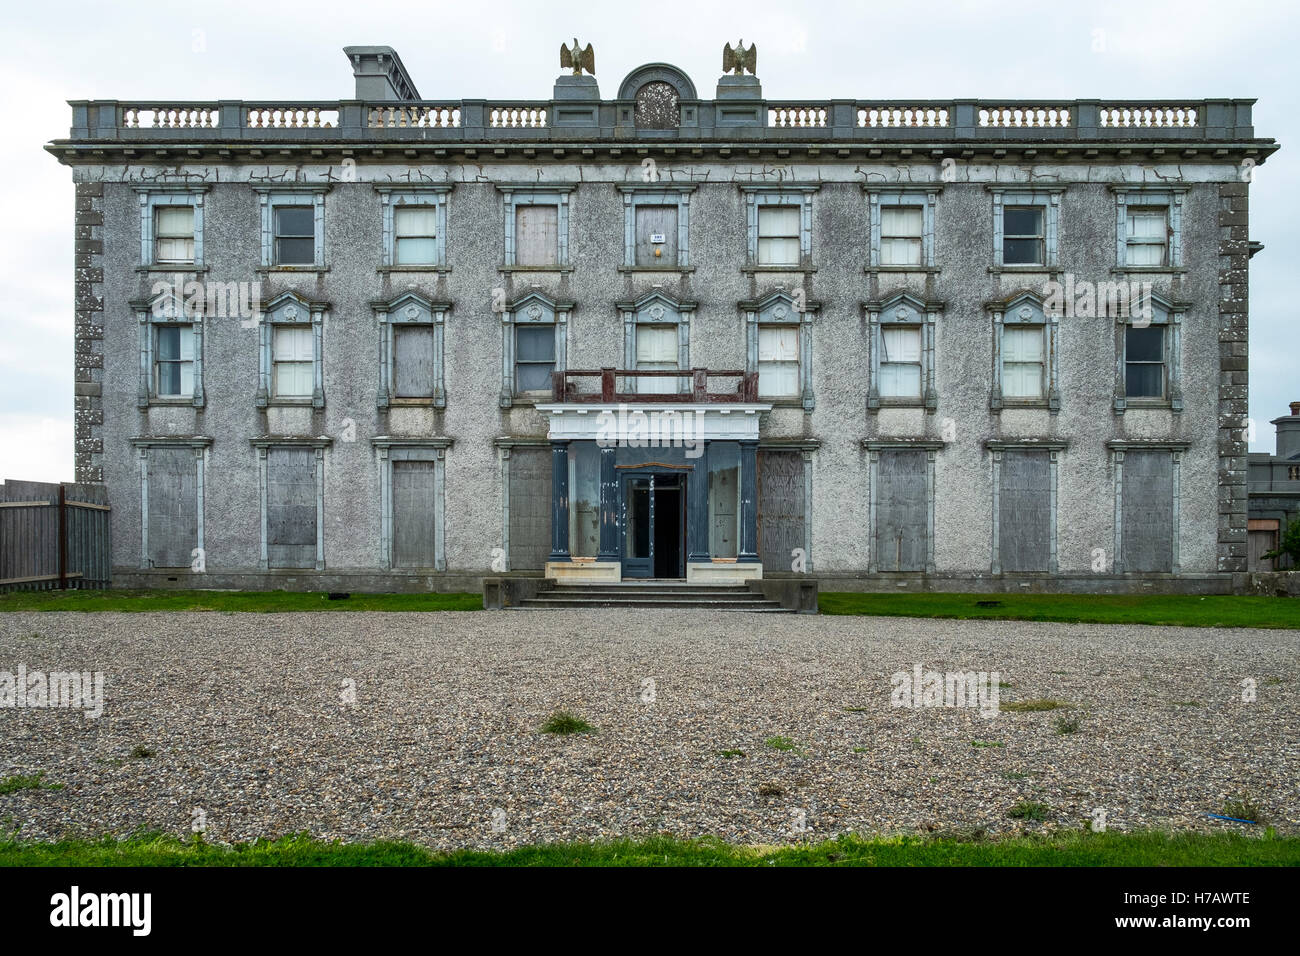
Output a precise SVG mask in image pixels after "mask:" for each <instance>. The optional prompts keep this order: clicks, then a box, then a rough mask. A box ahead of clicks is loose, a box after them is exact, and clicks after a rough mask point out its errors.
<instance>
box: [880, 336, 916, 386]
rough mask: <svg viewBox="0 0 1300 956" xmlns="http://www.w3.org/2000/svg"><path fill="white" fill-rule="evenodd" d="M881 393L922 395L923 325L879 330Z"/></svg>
mask: <svg viewBox="0 0 1300 956" xmlns="http://www.w3.org/2000/svg"><path fill="white" fill-rule="evenodd" d="M880 342H881V355H880V396H881V397H882V398H920V397H921V329H920V328H918V327H915V326H907V327H903V328H884V329H881V330H880Z"/></svg>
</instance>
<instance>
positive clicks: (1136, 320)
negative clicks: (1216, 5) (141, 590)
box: [47, 47, 1277, 591]
mask: <svg viewBox="0 0 1300 956" xmlns="http://www.w3.org/2000/svg"><path fill="white" fill-rule="evenodd" d="M345 52H346V54H347V56H348V59H349V62H350V64H351V66H352V69H353V72H354V76H355V78H356V86H357V90H356V98H355V99H353V100H343V101H333V102H314V103H266V102H258V103H247V102H238V101H219V102H213V103H171V104H168V103H164V102H161V101H150V102H148V103H144V102H141V103H128V102H119V101H105V100H97V101H74V102H73V103H72V110H73V127H72V130H71V132H70V135H69V137H68V138H67V139H60V140H57V141H55V142H53V143H51V144H50V145H49V146H48V147H47V148H48V149H49V150H50V152H52V153H53V154H54V155H55V156H56V157H57V158H58V159H59V160H60V161H61V162H63V163H65V164H66V165H68V166H69V167H70V168H71V170H72V175H73V179H74V182H75V188H76V196H77V203H76V237H77V239H76V470H77V475H76V477H77V480H78V481H90V482H102V483H103V484H104V485H105V486H106V487H107V489H108V492H109V500H110V503H111V506H112V509H113V510H112V554H113V562H112V563H113V575H114V583H115V584H116V585H121V586H150V587H151V586H167V585H168V584H169V583H171V584H174V585H175V586H187V587H241V588H258V587H266V588H278V587H286V588H312V589H331V590H348V589H351V590H359V591H361V590H421V589H433V590H467V589H478V588H479V587H481V586H482V582H483V580H484V579H486V578H493V577H503V576H511V575H531V576H543V575H544V576H546V577H551V578H556V579H558V580H568V581H579V582H611V583H612V582H618V581H620V580H625V579H629V578H655V579H681V580H684V581H686V582H688V583H689V582H728V581H737V582H738V581H745V580H750V579H754V578H758V577H782V576H798V575H814V576H815V577H816V578H817V579H818V580H819V581H821V582H822V587H823V588H828V589H871V588H889V589H893V588H896V587H899V586H903V587H933V588H935V589H938V590H956V589H963V588H971V589H990V590H1003V589H1005V590H1010V589H1018V588H1030V589H1034V590H1077V591H1090V590H1121V591H1140V590H1143V589H1157V590H1205V591H1215V590H1226V589H1227V588H1228V587H1229V586H1230V582H1231V575H1232V573H1233V572H1241V571H1245V570H1246V563H1247V448H1246V443H1245V440H1244V439H1245V436H1244V435H1243V430H1244V429H1245V427H1246V415H1247V410H1246V400H1247V382H1248V378H1247V352H1246V347H1247V331H1248V308H1247V302H1248V296H1247V287H1248V266H1247V262H1248V259H1249V258H1250V256H1251V255H1252V254H1253V253H1254V252H1255V251H1257V249H1258V248H1259V247H1258V245H1257V244H1254V243H1252V242H1251V241H1250V237H1249V229H1248V216H1247V213H1248V193H1249V183H1250V178H1251V175H1252V173H1253V168H1254V167H1255V166H1256V165H1258V164H1259V163H1262V162H1263V161H1264V160H1265V159H1266V158H1267V157H1268V156H1269V155H1270V154H1271V153H1272V152H1273V151H1274V150H1275V149H1276V148H1277V147H1276V145H1275V144H1274V142H1273V141H1272V140H1267V139H1260V138H1257V137H1256V136H1255V134H1254V130H1253V127H1252V125H1251V105H1252V103H1253V101H1251V100H1226V99H1224V100H1219V99H1210V100H1201V101H1180V102H1175V103H1152V102H1149V101H1141V102H1117V103H1107V102H1100V101H1084V100H1081V101H1070V102H1041V103H1028V102H1018V103H1003V102H981V101H977V100H953V101H950V102H936V101H927V102H915V103H912V102H906V103H889V102H871V101H861V100H854V99H834V100H825V101H822V102H799V103H791V102H785V101H772V100H767V99H765V98H764V95H763V92H762V89H761V86H760V85H759V82H758V80H757V78H756V77H754V76H749V75H744V73H743V72H738V73H736V74H733V75H726V76H723V77H722V78H721V79H720V80H719V82H718V85H717V89H716V93H715V97H714V98H713V99H711V100H710V99H701V98H700V96H699V94H698V93H697V91H696V89H695V87H694V85H693V83H692V81H691V79H690V78H689V77H688V76H686V74H685V73H683V72H682V71H681V70H679V69H677V68H675V67H672V66H670V65H668V64H663V63H654V64H649V65H646V66H643V67H640V68H638V69H636V70H633V71H632V72H631V73H630V74H629V75H628V76H627V77H626V78H625V79H624V80H623V81H622V83H621V84H620V85H619V87H618V89H617V90H616V91H615V96H614V98H613V99H602V98H601V94H600V92H599V88H598V86H597V83H596V80H595V78H594V77H592V76H586V75H579V74H574V75H565V76H561V77H560V78H559V79H558V80H557V81H556V83H555V86H554V89H553V92H552V97H551V99H549V100H536V101H531V102H522V101H515V102H501V103H496V102H492V101H484V100H460V101H435V100H424V99H422V98H421V97H420V95H419V94H418V93H417V91H416V88H415V85H414V83H413V81H412V79H411V77H410V76H409V75H408V74H407V72H406V70H405V68H404V67H403V65H402V63H401V60H400V59H399V58H398V56H397V55H396V53H395V52H393V51H392V50H391V49H390V48H387V47H349V48H347V50H346V51H345Z"/></svg>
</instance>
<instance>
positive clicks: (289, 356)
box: [271, 326, 315, 398]
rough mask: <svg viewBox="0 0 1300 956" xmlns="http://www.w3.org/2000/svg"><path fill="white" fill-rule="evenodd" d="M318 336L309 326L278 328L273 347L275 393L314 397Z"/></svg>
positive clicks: (280, 396)
mask: <svg viewBox="0 0 1300 956" xmlns="http://www.w3.org/2000/svg"><path fill="white" fill-rule="evenodd" d="M314 347H315V343H314V336H313V332H312V329H311V327H310V326H308V327H307V328H296V327H294V328H276V329H275V335H274V338H273V340H272V346H271V375H272V394H273V395H275V396H276V397H277V398H310V397H311V394H312V386H313V384H314V375H313V370H314Z"/></svg>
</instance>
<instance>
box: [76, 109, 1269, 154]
mask: <svg viewBox="0 0 1300 956" xmlns="http://www.w3.org/2000/svg"><path fill="white" fill-rule="evenodd" d="M1254 102H1255V101H1254V100H1249V99H1206V100H1169V101H1164V102H1153V101H1150V100H1140V101H1103V100H1068V101H1006V100H996V101H981V100H946V101H939V100H927V101H919V100H918V101H908V102H893V103H891V102H887V101H879V100H871V101H860V100H823V101H798V102H780V101H775V100H755V101H753V102H752V103H749V104H746V105H747V106H752V107H753V109H752V110H749V111H748V112H746V111H741V117H740V118H739V119H738V118H737V113H736V111H734V110H731V109H728V110H726V111H724V110H721V109H717V108H716V107H717V105H718V104H716V103H715V102H714V101H712V100H693V101H682V103H681V104H680V108H681V114H680V115H681V125H679V126H678V127H677V128H675V129H669V130H663V129H654V130H638V129H637V127H636V121H635V110H634V109H630V108H629V107H631V106H634V105H635V104H634V103H633V102H632V101H624V100H602V101H592V102H591V103H589V104H582V105H583V106H584V108H587V107H589V108H587V109H586V111H585V112H583V111H579V113H580V114H581V115H577V118H575V115H576V114H575V113H574V112H573V111H572V110H571V109H569V107H571V106H572V105H573V104H570V103H564V102H560V105H561V106H562V107H564V108H562V109H561V110H560V111H559V114H558V118H559V125H557V109H556V107H557V101H555V100H534V101H522V100H513V101H492V100H458V101H440V102H432V101H421V102H382V103H381V102H373V103H372V102H363V101H360V100H336V101H332V102H283V101H259V102H246V101H236V100H222V101H218V102H211V101H209V102H201V103H193V102H188V103H187V102H166V101H161V100H149V101H131V102H126V101H118V100H74V101H72V103H71V105H72V129H71V134H70V138H71V139H72V140H74V141H78V142H81V141H93V142H96V143H101V142H103V141H105V140H108V141H117V142H120V143H123V144H127V143H133V142H140V141H145V142H149V143H151V144H153V143H182V142H183V143H185V144H187V145H189V144H199V143H202V142H204V141H212V142H214V143H216V142H221V143H231V142H233V143H238V142H248V143H254V142H259V143H260V142H267V143H279V142H283V141H291V142H303V143H309V144H314V145H325V144H328V143H355V142H375V143H388V142H391V143H413V142H418V143H421V144H430V145H438V144H444V143H445V144H448V145H454V144H457V143H481V142H494V141H499V142H508V143H520V142H525V143H526V142H535V143H538V144H543V143H548V142H555V143H561V142H570V141H592V140H596V141H598V140H608V141H615V140H619V141H627V140H631V141H636V140H638V139H641V138H644V139H646V140H655V141H662V140H665V139H667V140H669V141H673V140H677V141H699V142H730V141H751V142H753V141H761V142H775V143H780V142H783V141H787V142H788V141H794V142H799V143H830V144H832V145H837V144H853V143H887V142H901V143H909V142H923V143H927V144H930V143H933V144H942V143H944V142H947V141H952V142H971V141H980V140H986V141H990V142H998V141H1035V140H1037V141H1043V142H1061V141H1066V142H1068V141H1071V140H1077V141H1088V142H1106V141H1114V142H1134V141H1144V140H1145V141H1152V142H1161V143H1164V142H1168V141H1181V140H1188V141H1197V140H1203V141H1211V142H1241V141H1244V140H1250V139H1254V135H1255V134H1254V127H1253V126H1252V120H1251V107H1252V105H1253V104H1254ZM732 105H733V104H732V103H730V102H728V104H727V106H728V107H731V106H732Z"/></svg>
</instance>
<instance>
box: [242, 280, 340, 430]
mask: <svg viewBox="0 0 1300 956" xmlns="http://www.w3.org/2000/svg"><path fill="white" fill-rule="evenodd" d="M328 310H329V303H328V302H310V301H308V300H307V299H304V298H302V297H301V296H299V295H298V294H297V293H295V292H282V293H281V294H280V295H278V296H276V297H275V298H274V299H272V300H271V301H270V302H269V303H267V305H266V307H265V308H264V309H263V311H262V321H261V322H259V323H258V324H257V330H258V337H259V348H258V385H257V395H256V397H255V399H254V403H255V404H256V405H257V407H258V408H266V407H267V406H274V405H310V406H311V407H312V408H323V407H324V406H325V381H324V371H323V368H322V351H323V350H322V342H321V338H322V329H323V325H324V321H325V315H326V313H327V312H328ZM308 324H310V326H311V330H312V382H313V385H312V394H311V397H310V398H305V397H304V398H297V397H295V398H277V397H276V396H274V395H272V394H271V375H272V362H273V359H274V356H273V354H272V351H273V344H274V341H275V329H276V327H277V326H280V327H285V326H298V327H302V326H305V325H308Z"/></svg>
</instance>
